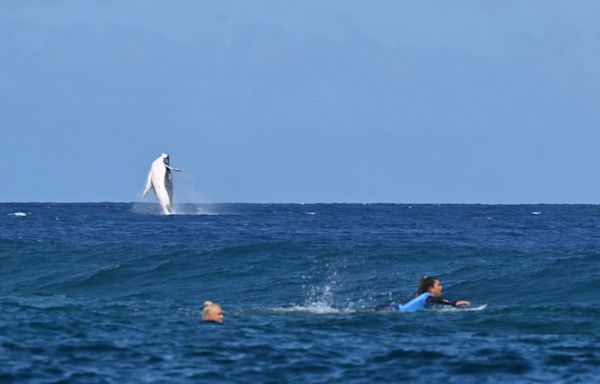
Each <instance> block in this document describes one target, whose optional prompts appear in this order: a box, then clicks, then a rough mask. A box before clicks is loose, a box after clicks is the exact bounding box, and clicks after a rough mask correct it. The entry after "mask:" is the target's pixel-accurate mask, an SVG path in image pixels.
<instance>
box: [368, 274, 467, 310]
mask: <svg viewBox="0 0 600 384" xmlns="http://www.w3.org/2000/svg"><path fill="white" fill-rule="evenodd" d="M469 304H471V303H470V302H469V301H466V300H459V301H450V300H448V299H445V298H444V297H442V283H440V279H438V278H437V277H435V276H423V277H422V278H421V279H420V280H419V287H418V289H417V297H415V298H414V299H412V300H411V301H409V302H408V303H406V304H383V305H378V306H376V307H375V310H376V311H418V310H420V309H424V308H427V307H431V306H433V305H451V306H454V307H459V306H462V305H469Z"/></svg>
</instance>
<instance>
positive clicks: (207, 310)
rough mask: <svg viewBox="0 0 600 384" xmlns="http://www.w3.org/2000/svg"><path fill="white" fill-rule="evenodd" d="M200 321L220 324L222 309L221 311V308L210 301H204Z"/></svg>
mask: <svg viewBox="0 0 600 384" xmlns="http://www.w3.org/2000/svg"><path fill="white" fill-rule="evenodd" d="M202 320H204V321H214V322H216V323H222V322H223V320H224V319H223V309H221V306H220V305H219V304H217V303H213V302H212V301H205V302H204V309H203V310H202Z"/></svg>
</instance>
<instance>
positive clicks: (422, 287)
mask: <svg viewBox="0 0 600 384" xmlns="http://www.w3.org/2000/svg"><path fill="white" fill-rule="evenodd" d="M436 280H439V279H438V278H437V277H435V276H423V277H421V278H420V279H419V287H418V288H417V296H419V295H420V294H422V293H425V292H429V288H431V287H433V286H434V285H435V282H436Z"/></svg>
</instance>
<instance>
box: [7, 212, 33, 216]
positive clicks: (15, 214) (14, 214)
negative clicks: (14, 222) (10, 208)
mask: <svg viewBox="0 0 600 384" xmlns="http://www.w3.org/2000/svg"><path fill="white" fill-rule="evenodd" d="M28 214H29V213H27V212H14V213H9V214H8V215H9V216H17V217H24V216H27V215H28Z"/></svg>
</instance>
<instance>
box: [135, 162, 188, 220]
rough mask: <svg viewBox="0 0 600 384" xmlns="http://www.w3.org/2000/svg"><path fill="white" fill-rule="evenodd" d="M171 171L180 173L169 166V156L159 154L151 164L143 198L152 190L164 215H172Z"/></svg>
mask: <svg viewBox="0 0 600 384" xmlns="http://www.w3.org/2000/svg"><path fill="white" fill-rule="evenodd" d="M171 171H182V170H181V169H177V168H174V167H171V166H170V165H169V155H168V154H166V153H163V154H161V155H160V156H159V157H158V158H157V159H156V160H154V161H153V162H152V166H151V167H150V172H149V173H148V181H147V182H146V188H145V189H144V193H143V197H146V195H147V194H148V192H150V190H151V189H154V193H155V194H156V199H157V200H158V202H159V203H160V207H161V208H162V212H163V214H165V215H171V214H173V177H172V175H171Z"/></svg>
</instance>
